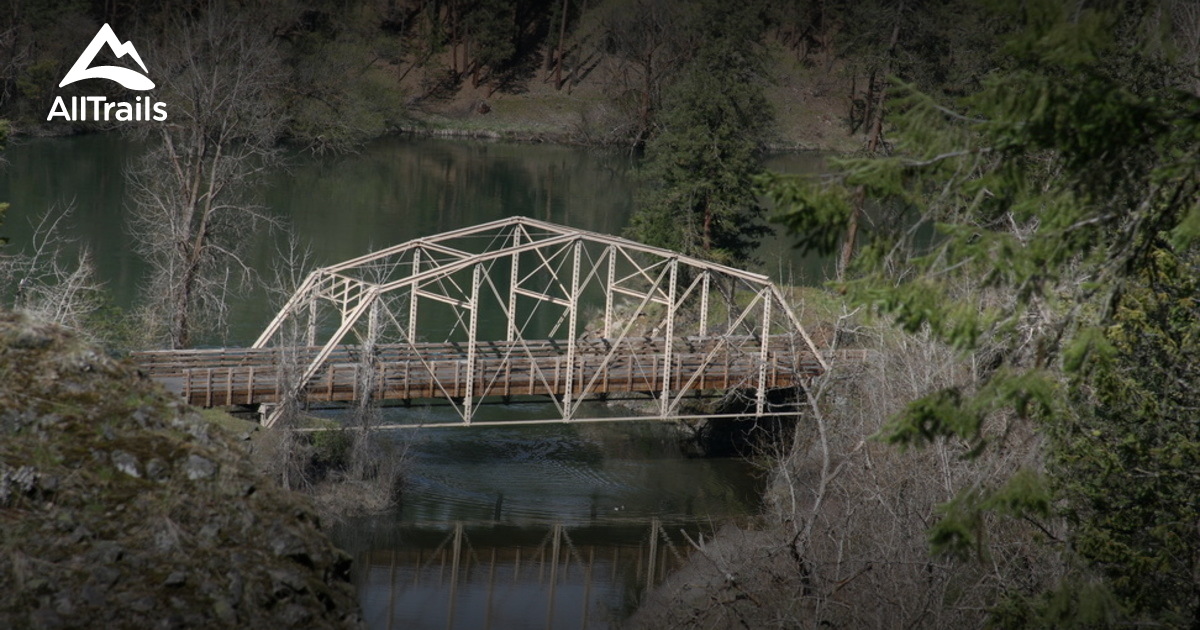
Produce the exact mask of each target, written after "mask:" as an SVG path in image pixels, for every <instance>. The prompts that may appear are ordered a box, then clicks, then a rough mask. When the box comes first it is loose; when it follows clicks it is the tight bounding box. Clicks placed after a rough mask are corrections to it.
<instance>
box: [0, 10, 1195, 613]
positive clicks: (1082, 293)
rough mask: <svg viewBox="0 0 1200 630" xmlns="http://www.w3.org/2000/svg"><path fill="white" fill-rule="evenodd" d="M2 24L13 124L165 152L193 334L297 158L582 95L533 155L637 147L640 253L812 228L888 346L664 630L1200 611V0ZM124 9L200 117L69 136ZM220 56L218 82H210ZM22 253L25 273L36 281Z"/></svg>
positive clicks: (58, 17)
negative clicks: (76, 100) (822, 169)
mask: <svg viewBox="0 0 1200 630" xmlns="http://www.w3.org/2000/svg"><path fill="white" fill-rule="evenodd" d="M3 12H4V15H3V18H2V19H3V20H4V22H3V23H0V117H2V118H5V119H7V120H8V123H7V124H6V126H5V128H4V131H6V132H11V133H13V134H25V135H40V134H52V133H81V132H97V131H122V132H130V133H141V134H142V136H141V137H143V138H144V139H145V141H146V142H147V146H148V147H149V149H148V153H147V155H146V157H145V158H144V159H143V160H142V161H140V162H138V163H137V164H135V165H134V166H133V167H132V168H131V170H130V175H129V181H130V186H131V187H132V189H133V190H134V197H135V202H136V205H137V213H138V214H137V220H136V224H135V226H134V228H133V236H134V239H135V241H136V243H137V247H139V251H140V252H143V253H144V256H145V257H146V258H147V259H148V260H150V261H152V267H153V269H154V278H153V279H152V280H151V282H153V283H156V286H158V287H160V288H161V290H159V291H156V294H157V295H159V296H162V298H161V301H160V303H155V304H151V305H148V307H147V311H146V312H147V313H151V314H152V315H151V316H150V320H152V321H154V322H157V324H156V327H154V329H153V330H152V331H151V332H152V333H153V335H154V340H155V343H157V344H158V345H162V346H171V347H186V346H189V345H190V344H191V340H192V338H193V336H194V334H195V332H196V329H197V327H198V326H199V324H198V323H197V322H198V321H204V322H217V323H219V322H220V321H221V319H222V318H221V316H220V314H221V313H223V310H222V309H224V308H225V307H224V305H223V304H222V302H221V300H222V299H223V297H224V296H225V295H226V294H227V289H228V287H229V285H228V283H229V282H230V278H231V277H232V278H237V277H238V276H239V275H246V276H247V277H248V276H249V274H243V272H244V271H245V270H243V269H240V268H239V266H238V265H239V261H238V258H237V252H236V250H235V249H234V248H232V247H230V245H229V243H230V242H231V241H230V240H229V239H230V237H231V235H235V234H239V233H244V232H245V231H246V230H248V229H259V228H261V227H263V226H265V225H268V224H271V223H272V222H273V221H275V220H276V218H274V217H270V216H265V215H263V214H262V213H260V212H259V211H258V208H257V206H255V205H254V204H253V203H252V202H251V201H250V200H249V197H248V192H247V191H249V190H250V189H251V188H252V187H253V185H254V183H255V182H256V181H257V180H256V178H257V177H259V176H260V174H261V173H262V172H263V170H264V169H268V168H271V167H273V166H276V165H277V164H278V162H277V159H278V157H279V147H280V146H283V145H285V144H286V145H290V146H300V147H304V148H306V149H310V150H312V151H314V152H334V153H336V152H344V151H352V150H354V149H355V147H356V146H359V145H360V144H361V143H363V142H365V141H367V140H369V139H371V138H375V137H378V136H381V135H385V134H389V133H396V132H401V131H405V132H411V131H413V130H420V129H424V130H426V131H428V130H430V129H440V128H442V127H438V125H449V127H450V128H452V129H455V130H458V131H463V130H466V131H471V130H474V131H481V130H482V131H488V130H489V128H488V126H489V125H492V124H494V123H492V122H489V121H494V120H496V118H495V117H496V116H499V115H501V114H504V113H505V112H506V111H507V112H509V113H510V114H511V113H512V112H514V111H516V112H518V114H519V112H520V111H521V110H518V109H512V108H526V110H524V111H525V112H526V115H527V116H528V117H530V118H536V117H538V116H539V115H540V114H538V113H537V112H539V111H540V110H538V109H537V108H538V107H543V106H545V104H546V103H560V102H565V101H559V100H555V99H560V98H561V99H567V98H568V95H569V100H570V102H572V103H578V102H582V103H583V104H582V105H575V106H574V107H576V109H575V110H572V111H570V112H568V113H567V114H564V115H563V117H562V120H561V121H559V125H558V127H557V130H558V132H557V133H552V134H550V135H539V136H537V137H536V138H535V139H538V140H547V139H551V140H556V141H561V142H573V143H580V144H587V145H595V146H606V147H613V148H615V149H616V150H620V151H629V152H632V153H633V154H635V155H638V156H640V162H639V167H638V178H639V182H640V189H639V197H638V200H637V202H638V203H637V205H638V208H637V211H636V214H635V215H634V217H633V220H632V223H631V225H630V226H629V228H628V233H627V235H628V236H630V237H632V238H635V239H637V240H640V241H643V242H646V243H650V244H653V245H659V246H663V247H667V248H670V249H673V250H676V251H680V252H683V253H685V254H689V255H694V256H697V257H701V258H705V259H709V260H714V261H717V262H721V263H726V264H731V265H736V266H743V267H754V265H756V264H757V262H758V261H755V260H754V251H755V246H756V244H757V242H758V241H759V239H761V238H762V237H763V235H764V234H766V233H767V232H769V231H771V230H783V231H785V232H786V233H787V234H788V235H789V237H790V238H792V239H793V240H794V242H795V243H796V245H797V246H798V247H800V248H804V249H806V250H810V251H813V252H818V253H820V254H822V255H825V256H830V257H833V258H834V259H835V260H836V273H835V274H833V277H830V278H828V279H827V280H828V282H827V284H826V286H825V290H822V291H820V296H821V297H820V298H819V300H813V302H814V306H812V308H814V309H820V310H821V315H822V316H823V317H824V318H825V319H826V320H827V321H829V322H830V323H829V330H828V331H826V333H827V334H825V335H824V336H825V337H827V338H828V339H829V340H830V343H831V344H832V345H834V346H836V347H854V348H862V349H866V350H870V351H872V352H873V353H874V354H873V355H872V356H874V357H876V360H874V361H871V362H869V363H867V364H863V365H857V364H856V365H834V366H832V369H831V370H830V372H829V373H828V374H826V375H825V376H823V377H822V378H821V379H820V380H818V381H817V382H816V383H815V384H814V385H813V386H812V387H811V388H810V389H809V391H806V392H805V400H804V405H803V411H802V417H801V420H800V422H799V423H798V425H797V426H798V428H797V430H796V432H795V433H794V435H790V436H789V437H788V438H787V439H786V440H783V441H779V442H774V443H769V444H763V445H762V446H761V451H760V452H759V453H757V454H756V455H755V456H754V457H755V460H756V461H758V462H761V464H762V468H763V470H764V471H765V474H766V475H768V477H769V483H768V492H767V497H766V499H765V501H764V510H763V514H762V515H761V516H760V517H759V518H758V519H756V521H755V522H754V523H751V524H746V525H744V526H742V527H740V528H734V527H730V528H727V529H724V530H722V531H721V532H720V533H719V534H718V535H717V536H716V537H715V538H713V539H711V540H708V541H699V542H698V543H697V544H696V545H695V551H696V555H695V558H696V559H695V560H694V562H693V564H694V565H695V566H693V567H692V569H691V573H685V574H683V575H682V576H681V577H679V578H678V580H676V581H675V582H673V583H668V585H667V586H665V587H663V588H661V589H659V591H658V592H657V593H656V594H655V595H654V597H653V599H652V601H651V602H650V603H649V604H647V605H646V606H644V607H643V608H642V610H640V611H639V612H638V613H637V616H635V618H634V620H633V621H634V623H636V624H640V625H645V626H647V627H650V626H653V627H664V626H667V627H693V626H695V627H755V628H758V627H787V628H793V627H814V628H815V627H840V628H856V627H868V626H872V627H946V628H960V627H981V626H992V627H1004V628H1028V627H1047V628H1051V627H1053V628H1064V627H1078V628H1101V627H1131V626H1136V627H1172V628H1200V415H1198V411H1197V410H1200V363H1198V362H1197V357H1200V300H1198V296H1200V244H1198V243H1197V238H1198V237H1200V2H1197V1H1196V0H1096V1H1087V0H1075V1H1071V2H1067V1H1064V0H1027V1H1019V0H996V1H994V2H952V1H950V0H941V1H939V0H924V1H923V0H893V1H867V2H840V1H837V0H799V1H781V0H751V1H749V2H742V3H736V5H735V4H730V3H725V2H719V1H717V0H692V1H689V2H677V1H671V0H561V1H560V0H443V1H438V0H387V1H382V0H380V1H374V2H350V1H346V0H312V1H300V0H295V1H290V2H278V3H276V2H265V1H263V2H254V1H247V2H240V3H225V4H221V3H215V4H214V3H208V2H196V3H193V4H190V5H189V4H186V3H185V4H172V5H168V4H165V3H158V2H149V1H145V0H128V1H122V0H104V1H100V0H96V1H94V2H87V1H76V0H61V1H55V2H50V1H47V2H24V3H23V2H14V3H10V4H9V5H8V6H6V7H5V8H4V9H3ZM100 23H110V24H111V25H112V26H113V28H114V29H115V30H116V31H117V32H118V33H119V34H120V36H121V38H122V39H130V40H132V41H136V42H137V43H138V46H139V49H141V48H142V47H143V46H144V48H145V50H144V51H143V54H144V56H145V58H146V59H147V62H148V65H149V66H150V68H149V69H150V73H151V74H152V75H155V76H160V77H162V81H163V85H164V86H165V88H164V89H165V90H166V92H165V93H164V95H162V96H160V97H159V98H160V100H162V101H164V102H167V103H170V104H171V105H170V108H171V110H170V120H171V121H172V123H173V124H172V125H171V126H170V127H164V128H162V129H161V130H159V129H156V130H154V131H151V132H146V131H144V130H143V131H141V132H137V131H130V130H128V129H124V128H121V127H120V126H119V125H115V124H114V125H112V126H103V125H99V124H96V123H86V124H79V125H77V126H73V127H71V128H70V129H63V128H62V127H61V125H59V126H51V125H47V124H45V116H46V112H47V111H49V110H50V107H51V106H52V103H53V101H54V99H55V97H56V96H58V95H62V94H67V95H69V94H72V92H71V90H72V89H73V88H66V89H64V90H59V89H58V87H57V85H58V81H59V80H60V77H61V76H62V74H63V72H64V71H65V68H66V67H69V65H70V63H71V62H72V60H73V59H74V58H75V56H76V55H77V54H78V44H77V42H85V41H87V40H88V39H89V38H90V37H91V36H92V34H93V33H94V32H95V30H96V28H97V25H98V24H100ZM196 69H200V70H202V71H203V72H205V73H208V74H207V75H206V76H210V77H214V79H213V80H212V81H208V82H204V81H187V80H184V79H185V78H186V77H187V76H189V75H188V74H187V72H191V71H194V70H196ZM220 77H225V78H228V77H237V80H231V81H228V83H225V82H222V81H218V80H216V78H220ZM781 86H782V87H781ZM785 88H786V89H785ZM558 95H561V96H558ZM796 101H804V103H806V105H805V106H804V107H799V106H797V105H796ZM214 103H219V105H218V106H214V105H213V104H214ZM505 108H509V109H505ZM488 111H492V113H491V114H489V113H488ZM489 116H492V118H488V117H489ZM547 116H548V117H549V114H547ZM518 117H519V116H518ZM450 119H452V120H451V122H449V123H447V122H446V121H447V120H450ZM505 120H512V118H509V119H505ZM464 121H467V122H465V123H464ZM506 124H507V123H506ZM819 125H828V126H830V128H831V129H832V130H833V131H831V132H829V133H827V134H825V135H822V136H820V137H819V138H818V137H817V136H806V135H803V134H801V135H799V136H798V135H797V132H795V130H796V129H807V128H811V127H815V126H819ZM491 131H495V129H492V130H491ZM539 133H541V132H539ZM547 133H549V132H547ZM528 134H529V132H528V129H527V128H524V127H523V128H522V129H521V130H520V131H519V132H517V133H516V134H515V137H526V139H530V136H529V135H528ZM797 144H806V145H810V146H811V147H812V148H821V149H824V150H826V151H830V157H829V162H830V164H831V168H830V171H829V172H828V173H827V174H825V175H823V176H821V177H812V178H797V177H792V176H783V175H779V174H773V173H770V172H767V171H766V170H765V169H764V168H763V156H764V154H765V152H766V151H767V150H768V149H769V148H772V147H775V148H778V147H781V146H796V145H797ZM164 164H173V165H176V168H174V169H166V168H165V167H164V166H163V165H164ZM189 183H193V184H194V186H189ZM0 212H2V209H0ZM2 217H3V215H2V214H0V218H2ZM2 230H3V227H2V226H0V234H2V233H3V232H2ZM4 261H5V262H4V265H3V269H0V271H3V272H4V273H7V274H9V275H8V277H7V278H6V280H12V279H15V278H17V277H19V275H20V273H25V274H26V277H30V274H29V273H27V271H28V269H29V265H32V264H35V263H34V262H31V261H29V260H27V259H21V258H20V257H19V256H7V257H6V258H5V259H4ZM22 270H24V271H22ZM51 271H52V272H51V273H47V274H42V275H39V276H37V277H38V278H49V280H46V282H47V283H49V285H47V286H45V287H42V286H40V285H39V286H33V287H25V286H24V285H22V290H24V291H25V293H24V294H23V296H22V295H21V294H18V296H17V298H16V299H22V300H25V301H26V306H28V307H36V306H38V305H42V306H43V307H44V308H42V311H43V312H44V313H48V314H49V316H50V317H51V318H55V317H58V318H59V319H60V320H61V321H64V322H65V323H67V324H71V325H75V326H79V327H86V326H88V325H89V324H88V322H89V321H94V320H89V319H88V318H86V317H76V315H77V314H78V309H76V308H75V306H78V304H79V303H77V302H71V301H70V300H67V303H66V304H64V302H63V300H62V296H63V295H64V294H65V295H68V296H74V297H78V298H80V299H83V298H84V297H86V295H87V294H86V291H76V288H75V287H76V285H75V284H73V283H82V279H81V278H80V277H78V276H77V275H76V274H75V273H74V272H73V271H72V270H70V269H57V268H56V269H54V270H51ZM51 285H52V286H51ZM12 286H14V287H15V286H16V285H15V284H12ZM64 287H65V289H64ZM39 291H40V293H39ZM815 293H816V292H814V294H815ZM39 296H42V297H41V298H39ZM50 297H53V298H54V300H50ZM43 298H44V299H43ZM38 299H43V301H42V302H37V300H38ZM55 300H57V301H55ZM84 302H86V303H88V304H93V303H92V302H87V301H86V300H84ZM51 303H52V304H51ZM48 305H53V306H54V308H50V307H49V306H48ZM33 310H36V308H35V309H33ZM200 313H205V314H206V315H205V316H203V317H200V316H198V314H200ZM212 313H217V314H218V315H217V316H212V315H211V314H212ZM150 320H148V321H150ZM147 329H148V328H147ZM148 330H149V329H148ZM100 336H103V334H101V335H100ZM697 583H700V584H703V588H699V589H697V588H693V586H694V585H695V584H697Z"/></svg>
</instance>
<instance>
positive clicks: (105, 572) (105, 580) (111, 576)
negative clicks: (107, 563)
mask: <svg viewBox="0 0 1200 630" xmlns="http://www.w3.org/2000/svg"><path fill="white" fill-rule="evenodd" d="M120 578H121V572H120V571H119V570H117V569H114V568H113V567H95V568H93V569H92V580H94V581H95V582H96V583H97V584H99V585H100V586H112V585H113V584H116V583H117V580H119V579H120Z"/></svg>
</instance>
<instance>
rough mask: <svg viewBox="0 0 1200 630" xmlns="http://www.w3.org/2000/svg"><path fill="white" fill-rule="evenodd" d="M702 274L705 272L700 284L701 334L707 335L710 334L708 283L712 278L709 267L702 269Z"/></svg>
mask: <svg viewBox="0 0 1200 630" xmlns="http://www.w3.org/2000/svg"><path fill="white" fill-rule="evenodd" d="M701 274H703V275H702V276H701V279H702V282H701V284H700V336H701V337H707V336H708V288H709V287H708V284H709V282H710V280H709V274H708V270H707V269H705V270H704V271H702V272H701Z"/></svg>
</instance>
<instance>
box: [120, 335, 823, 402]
mask: <svg viewBox="0 0 1200 630" xmlns="http://www.w3.org/2000/svg"><path fill="white" fill-rule="evenodd" d="M566 345H567V344H566V342H565V341H556V340H538V341H515V342H505V341H496V342H480V343H478V344H477V346H476V357H475V362H474V369H473V375H471V376H468V372H469V370H468V365H467V363H468V349H467V347H466V344H463V343H420V344H415V345H409V344H402V345H400V344H395V345H380V346H377V347H376V350H375V353H374V356H373V358H372V359H371V360H370V361H369V362H367V361H363V360H362V356H361V348H360V347H358V346H339V347H337V348H336V349H335V351H334V352H333V353H332V354H331V355H330V357H329V359H328V360H327V361H326V362H325V363H324V366H323V367H322V369H321V371H320V372H318V373H317V375H316V376H315V377H314V378H312V379H311V380H310V381H309V383H308V387H307V388H306V389H305V395H306V397H307V399H308V400H309V401H325V402H349V401H352V400H358V399H360V398H362V397H363V394H364V393H365V392H363V391H360V388H362V387H363V383H364V382H366V381H369V380H373V387H372V389H373V390H374V391H373V392H372V393H373V395H374V397H375V398H377V399H381V400H413V399H429V398H450V399H457V398H463V397H465V396H468V395H472V396H474V397H475V398H476V399H481V398H484V397H497V396H520V395H532V396H555V397H561V396H564V395H566V393H567V392H566V390H567V385H568V379H569V380H570V381H571V392H572V395H573V396H575V397H576V398H578V397H579V396H581V395H611V394H636V393H659V392H661V391H663V389H664V386H666V389H667V390H670V391H675V392H679V391H699V390H728V389H734V388H745V389H753V388H755V387H756V386H757V383H758V382H759V368H760V365H762V364H763V363H762V362H761V354H760V346H759V344H758V340H757V339H753V338H749V337H746V338H729V337H725V338H720V337H707V338H700V337H693V338H677V339H675V340H674V343H673V344H672V358H671V365H670V366H669V369H666V367H667V366H665V365H664V363H665V362H664V355H665V353H664V350H665V347H666V342H665V340H664V339H662V338H648V337H640V338H633V339H626V340H624V341H622V342H621V343H620V344H618V345H616V346H615V347H614V345H613V344H612V343H611V342H609V341H608V340H605V339H584V340H580V341H579V342H577V344H576V356H575V361H574V368H573V369H570V370H568V366H567V363H566V361H567V359H566ZM320 350H321V349H320V348H318V347H299V348H294V349H289V352H288V353H286V354H290V355H292V356H290V357H288V361H287V363H289V364H292V365H300V366H302V365H306V364H307V363H308V362H309V361H310V360H311V359H312V358H313V357H315V356H316V355H317V353H318V352H319V351H320ZM768 350H769V351H768V352H767V354H766V362H765V365H766V374H765V381H764V382H765V383H766V386H767V387H768V388H780V387H791V386H795V385H797V384H799V383H802V382H803V381H805V380H807V379H808V378H810V377H812V376H815V375H818V374H820V373H821V364H820V362H819V361H818V359H817V358H816V356H815V355H813V354H812V353H811V352H807V351H805V350H803V349H801V348H798V347H794V346H793V345H792V341H791V338H790V337H787V336H779V337H772V338H771V340H770V342H769V344H768ZM284 354H285V353H282V352H281V351H280V350H279V349H275V348H268V349H253V348H222V349H211V350H176V351H153V352H140V353H136V354H135V355H134V360H135V361H136V362H137V363H138V364H139V366H140V367H141V368H142V370H143V371H145V372H146V373H147V374H148V375H149V376H150V377H151V378H153V379H155V380H157V381H159V382H161V383H163V384H164V385H165V386H166V387H167V388H168V389H169V390H171V391H174V392H176V393H178V394H180V395H181V396H183V398H184V399H185V400H186V401H187V402H188V403H189V404H192V405H196V406H201V407H214V406H230V405H253V404H258V403H275V402H278V401H279V400H280V397H281V390H282V389H285V387H284V384H283V383H284V379H283V378H281V376H283V375H282V374H281V370H280V369H279V366H280V365H281V364H282V363H283V362H282V361H281V360H280V357H281V356H284ZM365 365H370V366H372V367H373V368H374V369H375V371H376V373H375V374H374V376H373V379H360V378H359V377H358V376H359V372H360V370H362V369H364V366H365ZM668 379H669V383H668ZM468 390H469V391H468Z"/></svg>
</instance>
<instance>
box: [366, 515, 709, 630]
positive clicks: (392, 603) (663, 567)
mask: <svg viewBox="0 0 1200 630" xmlns="http://www.w3.org/2000/svg"><path fill="white" fill-rule="evenodd" d="M668 529H674V530H675V531H676V534H675V535H674V536H669V535H668V533H667V530H668ZM679 529H680V528H679V527H678V526H672V527H664V525H663V522H662V521H660V520H659V519H651V520H650V521H649V522H647V521H645V520H638V521H631V522H630V523H629V524H628V525H624V526H617V527H616V528H614V526H613V525H612V524H611V522H610V524H606V525H605V526H604V527H603V528H595V527H588V526H579V527H571V526H564V525H562V524H553V525H547V526H543V527H515V526H496V525H494V524H492V523H477V524H472V523H464V522H457V523H453V524H444V525H442V526H440V527H437V526H425V527H421V526H414V527H411V528H406V530H405V531H404V532H403V533H402V534H401V537H402V540H398V541H395V542H394V543H393V544H392V545H390V548H380V547H376V548H375V549H373V550H371V551H367V552H363V553H362V554H360V555H359V556H358V557H357V558H355V566H356V571H355V579H356V581H357V583H358V588H359V592H360V593H361V601H362V606H363V614H364V617H365V619H366V621H367V625H368V626H369V627H371V628H503V629H508V628H606V627H610V626H613V625H615V624H617V623H619V622H620V621H621V620H622V619H624V618H625V617H627V616H628V615H629V614H630V613H631V612H632V609H633V608H634V607H635V606H636V605H637V603H638V601H639V600H640V599H641V598H642V596H643V595H644V594H645V592H646V591H647V589H649V588H652V587H653V586H655V585H657V584H659V583H660V582H661V581H662V580H663V579H664V578H665V576H667V575H669V574H670V572H671V571H673V570H675V569H677V568H678V567H679V566H680V565H681V564H682V563H683V561H684V560H685V559H686V556H687V553H688V546H687V543H686V542H683V541H681V540H680V535H679V533H678V531H679ZM688 529H691V530H693V535H694V533H695V532H694V530H695V529H696V527H695V525H694V524H692V525H690V526H689V527H688ZM614 532H617V533H618V535H617V536H614ZM599 541H602V542H599Z"/></svg>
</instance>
